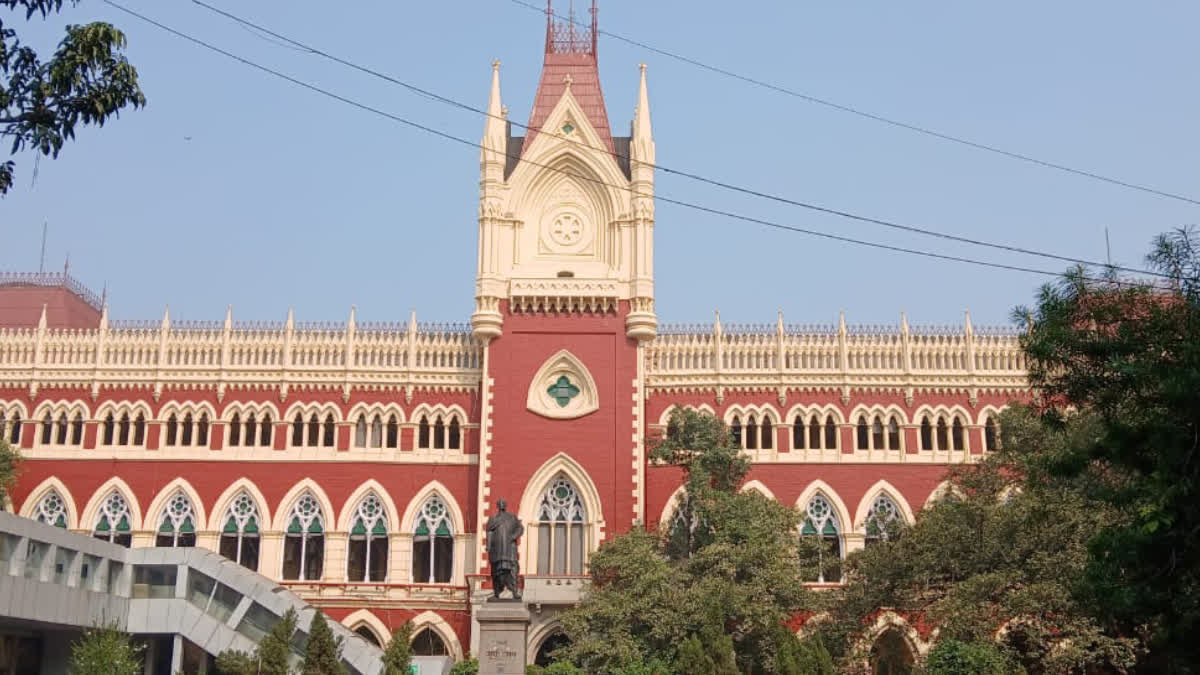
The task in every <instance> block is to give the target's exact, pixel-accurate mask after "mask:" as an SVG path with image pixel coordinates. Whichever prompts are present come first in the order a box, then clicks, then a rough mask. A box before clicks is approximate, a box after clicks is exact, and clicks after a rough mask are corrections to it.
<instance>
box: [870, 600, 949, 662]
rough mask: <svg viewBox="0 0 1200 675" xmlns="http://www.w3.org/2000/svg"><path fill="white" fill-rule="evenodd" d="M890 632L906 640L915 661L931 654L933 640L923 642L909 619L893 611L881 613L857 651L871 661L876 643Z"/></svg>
mask: <svg viewBox="0 0 1200 675" xmlns="http://www.w3.org/2000/svg"><path fill="white" fill-rule="evenodd" d="M935 630H936V629H935ZM888 631H895V632H896V633H897V634H898V635H900V636H901V637H903V638H904V641H905V643H906V645H907V646H908V648H909V650H910V651H911V652H912V655H913V657H914V658H915V659H916V658H920V657H922V656H924V655H925V654H927V653H928V652H929V648H930V646H931V642H932V640H930V641H929V642H926V641H925V640H922V639H921V634H920V633H919V632H917V629H916V628H914V627H913V625H912V624H910V623H909V622H908V620H907V619H905V618H904V617H903V616H901V615H899V614H897V613H896V612H895V610H891V609H889V610H885V611H883V612H880V613H879V616H877V617H876V618H875V623H873V624H872V625H871V626H869V627H868V628H867V630H866V631H864V632H863V635H862V640H861V642H860V643H859V646H858V650H856V651H859V652H860V653H862V654H863V655H864V657H865V658H866V659H869V658H870V654H871V648H872V647H874V646H875V642H876V641H877V640H879V638H880V637H881V636H883V635H884V634H885V633H887V632H888Z"/></svg>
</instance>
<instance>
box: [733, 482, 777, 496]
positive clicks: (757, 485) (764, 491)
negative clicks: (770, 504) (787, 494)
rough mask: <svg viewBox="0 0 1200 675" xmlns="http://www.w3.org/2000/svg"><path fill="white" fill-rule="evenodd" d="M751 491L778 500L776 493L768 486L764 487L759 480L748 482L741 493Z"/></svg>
mask: <svg viewBox="0 0 1200 675" xmlns="http://www.w3.org/2000/svg"><path fill="white" fill-rule="evenodd" d="M750 490H754V491H755V492H757V493H759V494H760V495H762V496H764V497H766V498H768V499H776V497H775V493H774V492H771V488H769V487H767V486H766V485H763V483H762V481H759V480H752V481H747V482H746V483H745V484H744V485H742V488H741V490H740V492H749V491H750ZM776 501H778V500H776Z"/></svg>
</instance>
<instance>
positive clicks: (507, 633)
mask: <svg viewBox="0 0 1200 675" xmlns="http://www.w3.org/2000/svg"><path fill="white" fill-rule="evenodd" d="M476 618H477V619H478V621H479V675H522V674H523V673H524V672H525V634H526V632H527V630H528V628H529V610H528V609H525V603H523V602H521V601H520V600H491V599H489V600H488V601H487V602H485V603H483V605H482V606H481V607H480V608H479V610H478V613H477V614H476Z"/></svg>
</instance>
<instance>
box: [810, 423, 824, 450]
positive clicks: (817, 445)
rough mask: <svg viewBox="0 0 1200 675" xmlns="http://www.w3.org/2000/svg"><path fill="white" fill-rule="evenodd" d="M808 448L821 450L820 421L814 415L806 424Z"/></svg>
mask: <svg viewBox="0 0 1200 675" xmlns="http://www.w3.org/2000/svg"><path fill="white" fill-rule="evenodd" d="M808 447H809V449H811V450H820V449H821V420H820V418H818V417H817V416H816V415H813V416H812V420H810V421H809V423H808Z"/></svg>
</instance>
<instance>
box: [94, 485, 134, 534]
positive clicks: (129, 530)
mask: <svg viewBox="0 0 1200 675" xmlns="http://www.w3.org/2000/svg"><path fill="white" fill-rule="evenodd" d="M132 521H133V516H132V515H131V514H130V511H129V502H127V501H125V497H124V496H122V495H121V493H120V492H117V491H116V490H113V491H112V492H109V493H108V496H107V497H105V498H104V501H102V502H100V513H99V515H98V516H97V517H96V527H95V529H93V530H92V534H93V536H95V537H96V538H97V539H102V540H104V541H108V542H112V543H114V544H117V545H119V546H124V547H125V548H129V547H130V546H131V545H132V544H133V525H132Z"/></svg>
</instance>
